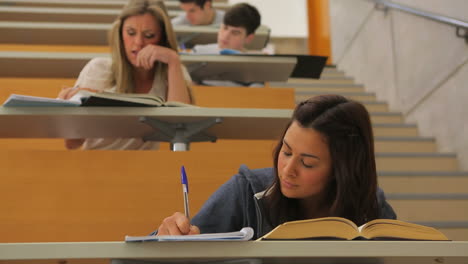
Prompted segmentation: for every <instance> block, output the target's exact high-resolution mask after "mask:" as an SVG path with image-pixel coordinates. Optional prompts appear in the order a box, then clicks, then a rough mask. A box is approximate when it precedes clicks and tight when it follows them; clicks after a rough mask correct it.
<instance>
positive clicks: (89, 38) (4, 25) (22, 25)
mask: <svg viewBox="0 0 468 264" xmlns="http://www.w3.org/2000/svg"><path fill="white" fill-rule="evenodd" d="M90 14H91V13H90ZM45 15H47V14H44V16H45ZM91 15H94V14H91ZM82 21H86V20H82ZM110 28H111V24H110V23H92V22H91V21H86V23H71V22H37V21H36V22H19V21H0V43H27V44H49V45H107V44H108V40H107V34H108V32H109V30H110ZM218 29H219V28H218V27H213V26H196V27H193V26H176V27H174V31H175V33H176V36H177V38H178V41H179V44H182V43H183V44H184V45H185V46H186V47H191V46H193V45H196V44H210V43H216V42H217V35H218ZM269 37H270V29H269V28H268V27H266V26H260V27H259V28H258V29H257V31H256V33H255V38H254V39H253V41H252V42H251V43H249V44H248V45H247V46H246V47H247V48H248V49H254V50H258V49H262V48H263V47H265V45H266V44H267V43H268V41H269Z"/></svg>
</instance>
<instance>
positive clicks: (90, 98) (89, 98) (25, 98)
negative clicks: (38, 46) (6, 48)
mask: <svg viewBox="0 0 468 264" xmlns="http://www.w3.org/2000/svg"><path fill="white" fill-rule="evenodd" d="M3 106H5V107H18V106H192V105H189V104H184V103H180V102H164V99H163V98H161V97H159V96H155V95H149V94H124V93H109V92H101V93H93V92H89V91H86V90H80V91H79V92H78V93H76V94H75V95H74V96H73V97H72V98H70V99H69V100H63V99H55V98H49V97H39V96H30V95H19V94H11V95H10V96H9V97H8V99H7V100H6V101H5V103H4V104H3Z"/></svg>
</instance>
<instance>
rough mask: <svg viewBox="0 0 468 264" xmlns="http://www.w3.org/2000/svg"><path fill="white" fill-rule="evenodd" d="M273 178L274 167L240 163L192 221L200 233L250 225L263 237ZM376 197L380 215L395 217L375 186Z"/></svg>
mask: <svg viewBox="0 0 468 264" xmlns="http://www.w3.org/2000/svg"><path fill="white" fill-rule="evenodd" d="M273 179H274V170H273V168H264V169H255V170H250V169H249V168H247V166H245V165H242V166H241V167H240V168H239V173H238V174H236V175H234V176H233V177H232V178H231V179H230V180H229V181H227V182H226V183H225V184H223V185H222V186H221V187H220V188H219V189H218V190H217V191H216V192H215V193H214V194H213V195H211V197H210V198H209V199H208V201H207V202H206V203H205V204H204V205H203V207H202V208H201V209H200V211H199V212H198V214H197V215H196V216H195V217H194V218H193V219H192V224H193V225H196V226H198V227H199V228H200V231H201V233H220V232H233V231H239V230H241V229H242V228H243V227H247V226H250V227H252V228H253V229H254V231H255V234H254V238H253V239H256V238H259V237H261V236H263V235H264V234H266V233H268V232H269V231H271V230H272V229H273V226H271V225H269V224H268V221H266V219H265V217H264V216H263V215H262V212H263V211H264V209H263V208H262V196H263V192H264V191H265V189H266V188H267V187H268V186H270V184H271V183H272V182H273ZM377 200H378V203H379V207H380V215H379V218H388V219H396V214H395V212H394V211H393V209H392V207H391V206H390V205H389V204H388V203H387V202H386V201H385V195H384V193H383V191H382V190H381V189H378V192H377Z"/></svg>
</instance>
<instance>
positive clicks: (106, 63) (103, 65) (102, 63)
mask: <svg viewBox="0 0 468 264" xmlns="http://www.w3.org/2000/svg"><path fill="white" fill-rule="evenodd" d="M86 66H87V67H92V68H93V69H109V68H110V67H111V66H112V59H111V58H106V57H96V58H92V59H91V60H90V61H89V62H88V63H87V64H86Z"/></svg>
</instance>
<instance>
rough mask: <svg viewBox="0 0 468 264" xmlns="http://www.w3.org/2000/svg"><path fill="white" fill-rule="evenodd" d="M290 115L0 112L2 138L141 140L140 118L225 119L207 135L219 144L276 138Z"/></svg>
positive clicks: (162, 110)
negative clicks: (110, 138) (114, 138)
mask: <svg viewBox="0 0 468 264" xmlns="http://www.w3.org/2000/svg"><path fill="white" fill-rule="evenodd" d="M291 116H292V110H282V109H241V108H204V107H199V108H198V107H194V108H192V107H0V137H3V138H80V137H90V138H91V137H142V136H144V135H148V134H149V133H151V132H152V129H151V128H150V127H149V126H148V125H146V124H144V123H141V122H140V121H139V118H140V117H149V118H157V119H158V120H161V121H168V122H177V123H179V122H197V121H200V120H205V119H209V118H217V117H221V118H223V121H222V123H220V124H216V125H214V126H212V127H211V128H209V129H208V130H207V132H209V133H211V134H212V135H216V136H217V137H218V138H219V139H277V138H278V137H279V135H281V133H282V131H283V129H284V127H285V126H286V124H287V122H288V121H289V119H290V117H291Z"/></svg>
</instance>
